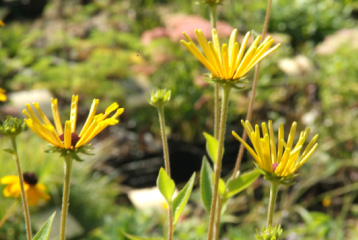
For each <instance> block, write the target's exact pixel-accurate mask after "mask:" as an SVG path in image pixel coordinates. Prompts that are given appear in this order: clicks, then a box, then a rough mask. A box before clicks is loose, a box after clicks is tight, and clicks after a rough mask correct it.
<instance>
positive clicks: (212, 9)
mask: <svg viewBox="0 0 358 240" xmlns="http://www.w3.org/2000/svg"><path fill="white" fill-rule="evenodd" d="M216 7H217V5H216V4H212V5H209V9H210V22H211V28H212V29H214V28H216ZM219 94H220V92H219V84H218V83H216V84H215V85H214V137H215V138H216V139H217V138H218V135H219V117H220V114H219V112H220V109H219V102H220V96H219Z"/></svg>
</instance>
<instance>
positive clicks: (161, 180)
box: [157, 168, 175, 203]
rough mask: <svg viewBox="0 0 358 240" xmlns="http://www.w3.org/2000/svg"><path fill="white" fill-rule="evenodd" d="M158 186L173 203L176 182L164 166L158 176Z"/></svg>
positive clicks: (168, 200)
mask: <svg viewBox="0 0 358 240" xmlns="http://www.w3.org/2000/svg"><path fill="white" fill-rule="evenodd" d="M157 186H158V188H159V191H160V192H161V193H162V195H163V197H164V198H165V199H166V200H167V202H168V203H171V202H172V197H173V194H174V191H175V183H174V181H173V180H172V179H171V178H170V177H169V176H168V174H167V173H166V172H165V170H164V168H160V171H159V175H158V178H157Z"/></svg>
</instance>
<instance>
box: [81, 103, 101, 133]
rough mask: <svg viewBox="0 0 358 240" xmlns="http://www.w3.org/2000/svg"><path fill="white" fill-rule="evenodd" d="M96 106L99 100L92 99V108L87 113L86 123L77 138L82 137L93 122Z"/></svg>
mask: <svg viewBox="0 0 358 240" xmlns="http://www.w3.org/2000/svg"><path fill="white" fill-rule="evenodd" d="M98 104H99V100H98V99H93V102H92V106H91V109H90V111H89V114H88V117H87V120H86V123H85V125H84V126H83V128H82V130H81V132H80V135H79V137H82V135H83V134H84V133H85V132H86V131H87V129H88V127H89V126H90V125H91V123H92V121H93V117H94V115H95V114H96V111H97V106H98Z"/></svg>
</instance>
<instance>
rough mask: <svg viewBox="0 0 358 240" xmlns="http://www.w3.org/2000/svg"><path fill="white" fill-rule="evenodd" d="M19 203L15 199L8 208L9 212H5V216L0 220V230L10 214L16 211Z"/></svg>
mask: <svg viewBox="0 0 358 240" xmlns="http://www.w3.org/2000/svg"><path fill="white" fill-rule="evenodd" d="M18 203H19V201H18V200H17V199H16V200H15V201H14V203H13V204H12V205H11V206H10V208H9V210H7V212H6V213H5V215H4V216H3V217H2V219H1V220H0V228H1V227H2V225H3V224H4V223H5V222H6V220H7V219H8V218H9V216H10V214H11V213H12V212H13V211H14V210H15V209H16V206H17V204H18Z"/></svg>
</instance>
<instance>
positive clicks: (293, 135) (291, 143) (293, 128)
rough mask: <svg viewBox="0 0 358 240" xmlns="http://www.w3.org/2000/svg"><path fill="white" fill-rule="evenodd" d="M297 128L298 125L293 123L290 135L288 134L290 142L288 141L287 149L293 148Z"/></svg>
mask: <svg viewBox="0 0 358 240" xmlns="http://www.w3.org/2000/svg"><path fill="white" fill-rule="evenodd" d="M296 128H297V123H296V122H293V123H292V126H291V130H290V133H289V134H288V140H287V147H289V148H292V145H293V140H294V138H295V134H296Z"/></svg>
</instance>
